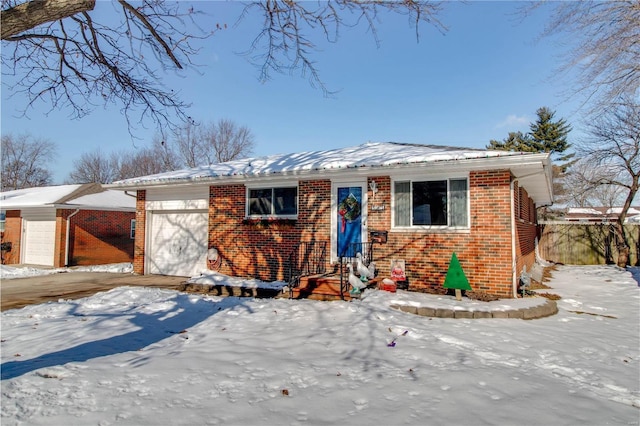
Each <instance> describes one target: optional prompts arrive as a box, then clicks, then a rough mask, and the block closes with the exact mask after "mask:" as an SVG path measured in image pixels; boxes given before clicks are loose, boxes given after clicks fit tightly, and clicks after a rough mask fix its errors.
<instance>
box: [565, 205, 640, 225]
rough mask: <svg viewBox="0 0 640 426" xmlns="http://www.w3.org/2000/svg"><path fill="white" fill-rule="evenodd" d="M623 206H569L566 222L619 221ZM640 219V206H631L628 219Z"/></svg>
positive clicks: (633, 221)
mask: <svg viewBox="0 0 640 426" xmlns="http://www.w3.org/2000/svg"><path fill="white" fill-rule="evenodd" d="M621 211H622V207H569V208H567V210H566V213H565V215H564V221H566V222H584V223H611V222H617V221H618V217H620V212H621ZM638 220H640V207H631V208H629V211H628V212H627V217H626V221H627V222H631V223H637V222H638Z"/></svg>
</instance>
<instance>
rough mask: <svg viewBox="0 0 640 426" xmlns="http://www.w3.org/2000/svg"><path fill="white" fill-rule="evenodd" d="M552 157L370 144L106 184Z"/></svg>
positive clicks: (123, 185)
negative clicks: (523, 157) (508, 158)
mask: <svg viewBox="0 0 640 426" xmlns="http://www.w3.org/2000/svg"><path fill="white" fill-rule="evenodd" d="M539 155H546V156H548V154H544V153H542V154H540V153H521V152H511V151H496V150H485V149H478V148H465V147H450V146H439V145H421V144H411V143H400V142H367V143H365V144H362V145H358V146H352V147H345V148H338V149H332V150H323V151H308V152H300V153H291V154H275V155H268V156H262V157H250V158H245V159H241V160H232V161H228V162H225V163H218V164H212V165H209V166H200V167H195V168H191V169H182V170H176V171H173V172H166V173H159V174H154V175H148V176H141V177H135V178H130V179H124V180H121V181H116V182H114V183H112V184H109V185H105V187H107V188H112V189H115V188H132V187H147V186H155V185H167V184H178V183H184V184H189V183H198V182H209V181H211V180H218V179H225V178H247V177H260V176H274V175H296V174H300V173H304V174H306V173H312V172H322V171H329V170H348V169H360V168H375V167H396V166H403V165H406V166H414V165H416V164H420V163H440V162H449V161H458V162H462V161H471V160H484V159H489V158H490V159H494V158H499V157H510V158H514V157H522V156H527V157H529V158H531V156H539Z"/></svg>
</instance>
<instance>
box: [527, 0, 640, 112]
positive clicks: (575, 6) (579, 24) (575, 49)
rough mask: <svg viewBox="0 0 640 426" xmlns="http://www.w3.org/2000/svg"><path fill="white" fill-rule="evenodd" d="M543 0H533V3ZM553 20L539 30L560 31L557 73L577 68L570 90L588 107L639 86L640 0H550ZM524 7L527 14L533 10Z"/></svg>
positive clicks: (633, 92) (630, 93)
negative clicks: (561, 49) (561, 48)
mask: <svg viewBox="0 0 640 426" xmlns="http://www.w3.org/2000/svg"><path fill="white" fill-rule="evenodd" d="M545 3H549V2H546V1H542V2H536V4H535V5H534V8H536V7H538V6H540V5H541V4H545ZM552 4H553V7H554V11H553V14H552V20H551V21H550V23H549V24H548V26H547V27H546V28H545V29H544V31H543V33H542V36H553V35H559V36H563V38H562V42H563V44H564V45H565V46H568V48H567V51H566V53H565V54H564V55H563V57H562V60H563V63H562V65H561V66H560V68H559V69H558V71H559V72H561V73H568V72H569V71H576V72H577V76H578V78H577V79H576V78H573V79H572V81H573V84H572V85H571V88H570V90H571V92H570V95H571V96H573V95H583V96H584V99H585V100H584V104H586V103H587V102H589V101H595V102H594V105H593V106H592V109H596V110H597V109H599V108H600V107H602V105H607V104H608V103H610V102H615V100H616V99H618V98H620V97H624V96H637V95H638V90H639V88H640V1H638V0H625V1H619V0H618V1H566V2H565V1H563V2H553V3H552ZM531 10H532V9H531V8H525V9H524V13H525V15H526V14H528V13H529V12H531Z"/></svg>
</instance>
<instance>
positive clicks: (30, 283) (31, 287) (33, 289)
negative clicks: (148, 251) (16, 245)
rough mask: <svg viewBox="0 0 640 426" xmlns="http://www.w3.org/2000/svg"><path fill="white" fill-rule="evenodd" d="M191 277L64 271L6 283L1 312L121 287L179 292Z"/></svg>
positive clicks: (0, 289)
mask: <svg viewBox="0 0 640 426" xmlns="http://www.w3.org/2000/svg"><path fill="white" fill-rule="evenodd" d="M187 279H188V278H187V277H168V276H164V275H133V274H114V273H110V272H63V273H59V274H51V275H42V276H38V277H28V278H15V279H10V280H2V282H1V283H0V298H1V299H2V304H1V307H0V310H2V311H4V310H7V309H15V308H22V307H24V306H27V305H32V304H38V303H44V302H48V301H57V300H59V299H80V298H82V297H87V296H91V295H92V294H95V293H98V292H100V291H108V290H111V289H113V288H116V287H121V286H136V287H156V288H164V289H170V290H178V288H179V286H180V284H182V283H184V282H185V281H187Z"/></svg>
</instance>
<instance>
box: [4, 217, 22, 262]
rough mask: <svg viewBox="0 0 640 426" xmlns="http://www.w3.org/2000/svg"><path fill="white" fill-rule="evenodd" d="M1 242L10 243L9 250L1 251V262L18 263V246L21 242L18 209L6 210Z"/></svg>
mask: <svg viewBox="0 0 640 426" xmlns="http://www.w3.org/2000/svg"><path fill="white" fill-rule="evenodd" d="M2 242H3V243H5V242H10V243H11V251H9V252H7V251H5V252H2V256H3V259H2V264H3V265H14V264H18V263H20V246H21V242H22V218H21V217H20V210H7V220H6V222H5V232H4V233H3V234H2Z"/></svg>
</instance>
